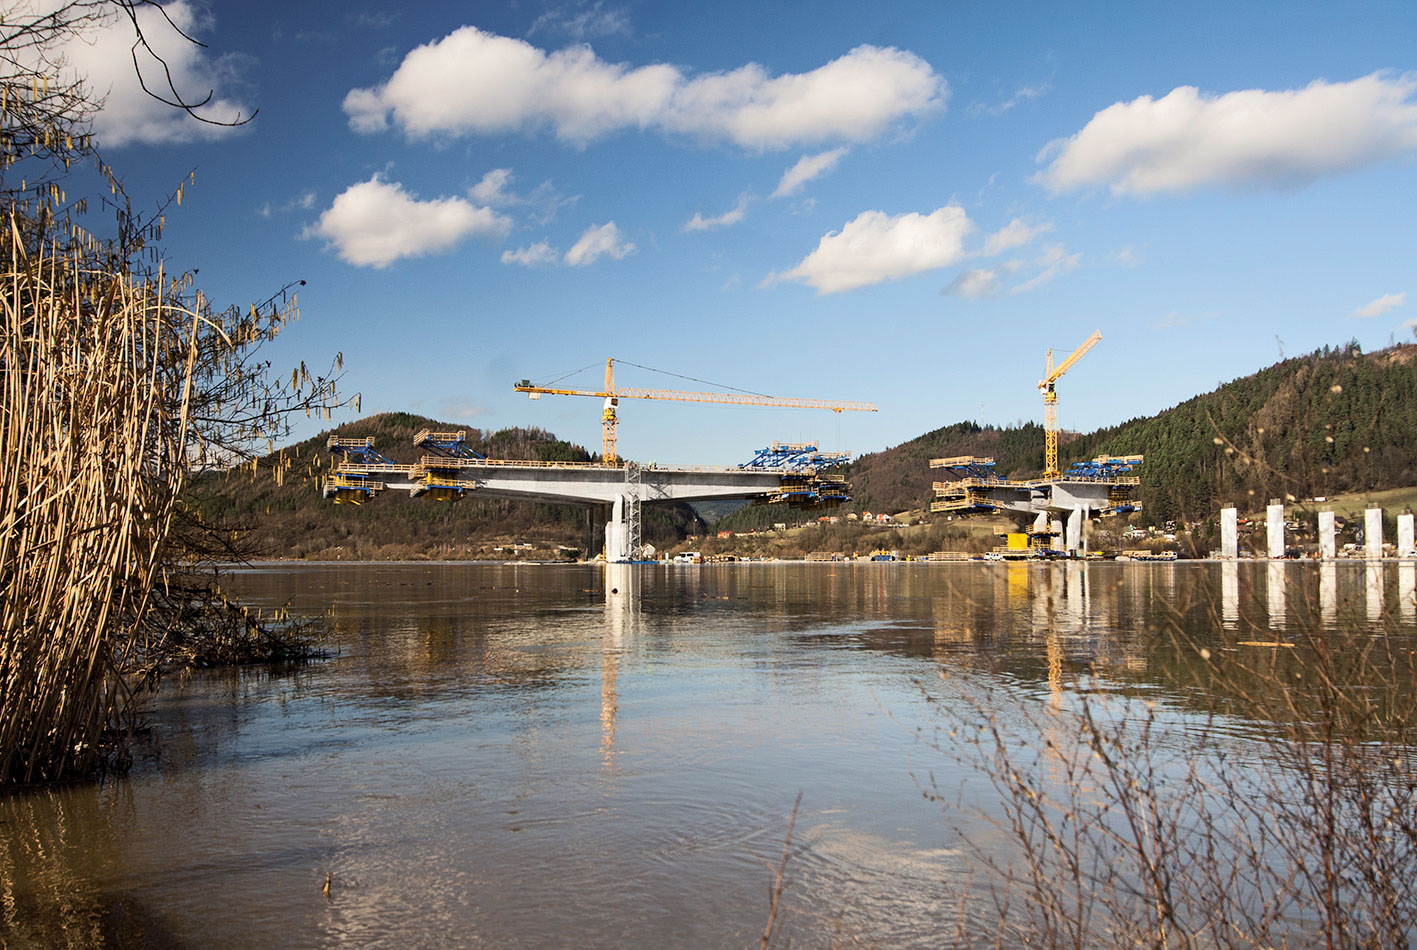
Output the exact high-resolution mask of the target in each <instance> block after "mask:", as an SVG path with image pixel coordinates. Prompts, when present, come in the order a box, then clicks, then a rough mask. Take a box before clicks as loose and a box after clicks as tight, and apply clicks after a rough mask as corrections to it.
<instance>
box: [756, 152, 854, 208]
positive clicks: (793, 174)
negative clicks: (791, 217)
mask: <svg viewBox="0 0 1417 950" xmlns="http://www.w3.org/2000/svg"><path fill="white" fill-rule="evenodd" d="M846 153H847V149H844V148H834V149H832V150H831V151H829V152H818V153H817V154H816V155H803V156H802V157H801V158H799V159H798V160H797V164H796V165H793V166H792V167H791V168H789V169H788V170H787V171H785V172H783V173H782V180H781V181H779V182H778V183H777V188H776V189H775V190H774V191H773V193H772V194H771V195H770V196H769V197H772V198H782V197H784V196H786V195H792V194H796V193H797V192H799V191H801V190H802V186H803V185H805V184H807V182H809V181H811V180H812V179H813V178H817V177H820V176H821V175H825V174H826V173H827V172H829V171H831V170H832V169H833V168H835V167H836V166H837V163H838V162H840V161H841V160H842V158H843V157H844V156H845V155H846Z"/></svg>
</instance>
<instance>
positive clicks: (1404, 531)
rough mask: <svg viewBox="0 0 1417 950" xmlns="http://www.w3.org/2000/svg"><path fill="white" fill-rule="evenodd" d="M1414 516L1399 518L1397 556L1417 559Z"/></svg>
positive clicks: (1401, 516) (1399, 516)
mask: <svg viewBox="0 0 1417 950" xmlns="http://www.w3.org/2000/svg"><path fill="white" fill-rule="evenodd" d="M1412 522H1413V516H1412V515H1410V514H1406V515H1398V516H1397V556H1398V557H1417V537H1414V536H1413V523H1412Z"/></svg>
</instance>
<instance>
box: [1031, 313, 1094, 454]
mask: <svg viewBox="0 0 1417 950" xmlns="http://www.w3.org/2000/svg"><path fill="white" fill-rule="evenodd" d="M1101 339H1102V331H1101V330H1096V331H1094V332H1093V334H1092V336H1090V337H1088V338H1087V342H1085V343H1084V344H1083V345H1082V346H1080V347H1078V348H1077V349H1075V350H1073V355H1072V356H1069V357H1068V358H1067V359H1065V360H1063V362H1061V363H1059V364H1058V365H1057V366H1056V367H1055V366H1054V365H1053V350H1052V348H1051V347H1050V348H1049V350H1048V363H1047V367H1046V369H1045V371H1044V372H1045V375H1044V377H1043V378H1042V379H1040V380H1039V381H1038V388H1039V389H1041V390H1043V440H1044V442H1043V445H1044V448H1043V477H1044V478H1057V477H1058V476H1059V475H1060V474H1061V473H1060V472H1059V471H1058V393H1057V391H1056V390H1055V389H1054V388H1053V386H1054V384H1055V383H1056V382H1057V381H1058V378H1059V377H1061V376H1062V375H1063V374H1064V373H1066V372H1067V371H1068V370H1069V369H1071V368H1072V365H1073V364H1074V363H1076V362H1077V361H1078V360H1080V359H1082V358H1083V355H1084V354H1085V353H1087V351H1088V350H1090V349H1092V348H1093V347H1094V346H1096V345H1097V343H1098V341H1099V340H1101Z"/></svg>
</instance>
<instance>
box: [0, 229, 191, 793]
mask: <svg viewBox="0 0 1417 950" xmlns="http://www.w3.org/2000/svg"><path fill="white" fill-rule="evenodd" d="M8 225H9V226H8V228H5V229H4V232H3V234H0V242H3V256H0V267H3V268H4V273H3V275H0V277H3V289H0V391H3V406H0V412H3V418H2V419H0V460H3V466H4V468H3V476H0V597H2V598H3V602H0V784H4V783H10V782H21V783H30V782H37V781H50V780H54V779H56V778H59V777H62V776H65V775H72V774H82V773H87V772H91V771H93V770H94V769H95V768H96V767H98V766H99V765H100V764H102V762H103V760H104V756H105V754H106V749H107V745H106V742H105V736H106V735H109V734H111V733H110V731H111V730H122V729H124V728H125V727H126V726H127V724H128V721H129V716H130V712H131V708H132V705H131V704H132V693H133V688H134V685H135V682H136V680H135V677H139V678H140V677H141V675H142V674H143V673H144V672H151V659H152V648H153V646H154V644H152V643H149V642H147V641H146V640H145V639H144V627H143V620H144V614H145V611H146V609H147V607H148V594H149V591H150V590H151V589H152V586H153V581H154V578H155V573H156V571H157V570H158V569H159V565H161V564H162V563H163V553H164V546H165V543H166V540H167V536H168V532H169V530H170V528H171V524H172V516H173V512H174V506H175V505H176V503H177V499H178V494H179V492H180V491H181V489H182V485H183V477H184V473H185V471H186V464H185V452H186V444H187V439H188V427H189V426H188V406H189V404H190V400H191V394H192V388H191V386H192V375H193V367H194V360H195V359H196V355H197V351H196V344H197V331H198V326H197V323H196V319H195V316H194V314H193V312H191V311H189V310H186V309H185V308H183V307H181V306H180V305H179V304H177V303H176V302H175V300H176V298H175V296H169V295H166V294H164V293H163V280H164V278H163V275H162V272H161V270H159V271H158V272H157V275H156V280H155V281H154V282H151V283H139V282H136V281H135V280H134V279H133V278H132V277H131V276H130V275H129V273H128V272H127V271H126V269H124V268H123V267H121V266H119V267H114V266H105V264H104V262H102V261H97V260H95V259H94V258H93V257H90V256H87V255H84V254H81V252H80V250H79V249H78V248H77V247H75V246H73V245H70V246H67V247H60V246H58V245H55V244H52V243H47V242H45V241H43V240H38V241H30V242H27V241H26V239H25V236H24V234H22V230H21V221H20V219H18V218H17V217H15V216H14V215H13V214H12V216H11V218H10V220H9V222H8Z"/></svg>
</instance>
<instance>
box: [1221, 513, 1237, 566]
mask: <svg viewBox="0 0 1417 950" xmlns="http://www.w3.org/2000/svg"><path fill="white" fill-rule="evenodd" d="M1220 556H1221V557H1223V558H1229V559H1230V560H1232V561H1233V560H1235V559H1236V558H1237V557H1239V556H1240V522H1239V513H1238V512H1237V511H1236V510H1235V509H1234V508H1222V509H1220Z"/></svg>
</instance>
